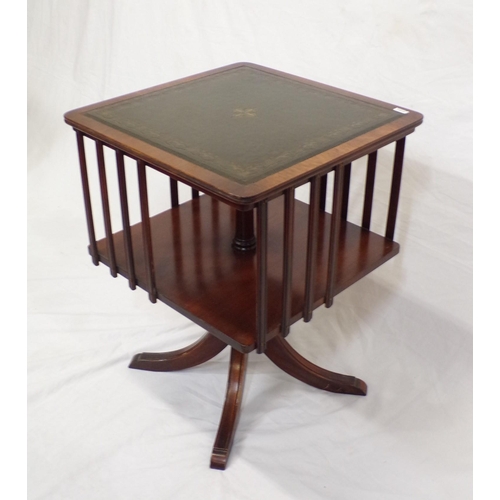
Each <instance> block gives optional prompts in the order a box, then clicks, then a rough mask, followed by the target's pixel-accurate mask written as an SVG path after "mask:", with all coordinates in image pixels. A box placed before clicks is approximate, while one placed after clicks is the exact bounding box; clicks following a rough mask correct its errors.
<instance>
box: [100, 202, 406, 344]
mask: <svg viewBox="0 0 500 500" xmlns="http://www.w3.org/2000/svg"><path fill="white" fill-rule="evenodd" d="M308 211H309V205H307V204H305V203H302V202H300V201H298V200H296V203H295V228H294V249H293V254H294V258H293V287H292V322H295V321H298V320H299V319H301V318H302V316H303V314H302V309H303V307H304V287H305V271H306V249H307V224H308ZM330 217H331V216H330V214H328V213H324V212H320V218H319V241H318V248H317V265H316V284H315V295H314V296H315V304H314V305H315V307H319V306H320V305H321V304H323V303H324V294H325V288H326V274H327V259H328V243H329V235H330ZM234 229H235V213H234V210H233V209H231V208H230V207H228V206H227V205H224V204H222V203H219V202H217V201H215V200H213V199H212V198H210V197H208V196H201V197H200V198H198V199H194V200H191V201H189V202H186V203H183V204H182V205H180V206H179V207H177V208H174V209H172V210H167V211H166V212H163V213H160V214H158V215H156V216H154V217H152V218H151V232H152V242H153V256H154V266H155V275H156V287H157V291H158V299H159V300H160V301H162V302H164V303H166V304H168V305H169V306H171V307H172V308H174V309H175V310H177V311H179V312H180V313H182V314H183V315H185V316H186V317H188V318H189V319H191V320H192V321H193V322H195V323H197V324H199V325H200V326H202V327H203V328H205V329H206V330H207V331H209V332H210V333H212V334H214V335H215V336H217V337H218V338H220V339H221V340H223V341H225V342H226V343H228V344H229V345H231V346H232V347H234V348H235V349H237V350H239V351H240V352H250V351H252V350H253V349H255V341H256V333H255V332H256V312H255V310H256V257H255V253H249V254H245V253H239V252H235V251H234V250H233V249H232V247H231V242H232V239H233V237H234ZM131 231H132V242H133V252H134V263H135V272H136V277H137V284H138V286H139V287H141V288H143V289H145V290H146V289H147V285H146V283H147V279H146V270H145V264H144V252H143V244H142V232H141V225H140V224H136V225H134V226H133V227H132V228H131ZM113 240H114V246H115V252H116V260H117V264H118V272H119V273H120V274H121V275H123V276H125V277H127V278H128V272H127V260H126V256H125V250H124V238H123V232H118V233H116V234H114V235H113ZM97 248H98V252H99V258H100V260H101V262H103V263H104V264H108V249H107V243H106V240H105V239H103V240H100V241H98V242H97ZM398 251H399V245H398V244H397V243H395V242H393V241H390V240H388V239H386V238H384V237H382V236H380V235H378V234H376V233H373V232H370V231H367V230H365V229H362V228H360V227H359V226H356V225H354V224H351V223H349V222H344V223H343V224H342V227H341V232H340V244H339V254H338V266H337V270H336V273H335V294H338V293H340V292H341V291H342V290H345V289H346V288H347V287H349V286H350V285H352V284H353V283H355V282H356V281H358V280H359V279H361V278H362V277H363V276H366V275H367V274H368V273H370V272H371V271H373V270H374V269H375V268H377V267H378V266H380V265H381V264H383V263H384V262H386V261H388V260H389V259H390V258H392V257H394V256H395V255H396V254H397V253H398ZM282 267H283V200H282V198H277V199H275V200H273V201H271V202H270V203H269V240H268V291H269V304H268V339H271V338H272V337H274V336H275V335H276V334H277V333H278V332H279V328H280V322H281V289H282Z"/></svg>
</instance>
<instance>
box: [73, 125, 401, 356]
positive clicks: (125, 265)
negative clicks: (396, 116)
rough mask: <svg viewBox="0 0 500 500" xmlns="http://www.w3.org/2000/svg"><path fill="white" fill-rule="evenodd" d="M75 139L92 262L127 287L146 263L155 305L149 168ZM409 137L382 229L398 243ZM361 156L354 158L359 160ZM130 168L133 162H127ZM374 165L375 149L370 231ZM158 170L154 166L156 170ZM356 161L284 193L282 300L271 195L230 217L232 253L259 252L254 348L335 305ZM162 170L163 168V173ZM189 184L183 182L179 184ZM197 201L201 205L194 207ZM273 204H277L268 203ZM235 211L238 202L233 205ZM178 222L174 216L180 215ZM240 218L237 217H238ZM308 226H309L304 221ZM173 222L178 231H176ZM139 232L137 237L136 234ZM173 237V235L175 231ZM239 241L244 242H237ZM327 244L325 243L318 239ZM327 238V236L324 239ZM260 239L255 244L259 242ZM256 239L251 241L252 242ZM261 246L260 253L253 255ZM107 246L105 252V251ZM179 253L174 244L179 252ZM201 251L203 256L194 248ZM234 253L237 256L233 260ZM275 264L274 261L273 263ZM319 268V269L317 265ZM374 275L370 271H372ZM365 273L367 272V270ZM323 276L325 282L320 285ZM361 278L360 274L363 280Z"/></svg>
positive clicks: (366, 199)
mask: <svg viewBox="0 0 500 500" xmlns="http://www.w3.org/2000/svg"><path fill="white" fill-rule="evenodd" d="M76 138H77V145H78V156H79V161H80V170H81V180H82V186H83V200H84V205H85V213H86V218H87V230H88V239H89V252H90V255H91V257H92V261H93V263H94V264H95V265H98V264H99V261H101V260H102V261H103V262H105V263H106V264H107V265H108V266H109V268H110V273H111V275H112V276H117V274H118V273H120V272H121V273H122V274H123V275H125V276H126V277H127V278H128V281H129V286H130V288H131V289H135V288H136V286H137V284H138V278H137V273H138V270H137V269H136V266H137V264H138V262H139V261H140V262H143V266H144V269H143V270H141V273H140V274H141V276H143V277H144V281H145V283H144V286H143V288H145V289H146V290H147V292H148V295H149V299H150V301H151V302H153V303H154V302H156V301H157V299H158V296H159V292H158V284H157V282H156V280H157V277H156V266H155V257H157V256H155V255H154V251H153V246H154V245H153V239H154V235H153V234H152V224H151V215H150V208H149V196H148V183H147V170H148V168H150V167H151V165H149V164H147V163H146V162H145V161H144V160H141V159H140V158H133V157H132V156H130V155H129V154H127V153H124V152H123V151H121V150H120V149H117V148H116V147H114V146H111V145H109V144H105V143H103V142H102V141H100V140H98V139H94V138H92V137H90V136H86V135H85V134H84V133H83V132H81V131H78V130H76ZM87 140H91V141H93V142H94V145H95V150H96V159H97V161H96V163H97V177H98V185H99V190H100V200H101V207H102V218H103V225H104V233H105V237H104V241H105V242H106V245H105V246H103V245H101V244H99V245H101V246H100V247H99V248H98V242H97V241H96V235H95V226H94V213H93V208H92V202H91V188H90V183H89V172H88V166H87V157H86V150H85V141H87ZM404 145H405V139H404V138H402V139H399V140H397V141H396V149H395V155H394V164H393V174H392V182H391V189H390V196H389V208H388V213H387V222H386V230H385V238H386V239H387V240H390V241H393V240H394V233H395V227H396V216H397V210H398V202H399V192H400V185H401V178H402V167H403V156H404ZM105 149H109V150H113V151H114V153H115V158H116V173H117V179H118V194H119V200H120V212H121V224H122V232H123V235H122V238H121V240H120V241H122V242H123V252H122V255H124V257H122V261H123V262H120V263H118V262H117V256H116V255H117V249H116V248H115V238H114V235H113V227H112V218H111V209H110V196H109V192H108V191H109V187H108V178H107V170H106V169H107V167H106V164H105ZM126 157H128V158H131V159H132V160H135V162H136V169H137V179H138V194H139V197H138V198H139V208H140V217H141V228H140V235H141V237H142V248H141V249H140V250H139V247H138V246H135V245H134V241H133V238H134V236H133V232H132V230H131V223H130V213H129V212H130V205H129V200H128V195H127V181H126V170H127V169H126V167H125V158H126ZM356 159H357V158H356ZM128 166H129V167H130V165H128ZM376 167H377V151H376V150H375V151H371V152H369V153H368V155H367V165H366V180H365V187H364V196H363V207H362V219H361V222H360V228H362V230H364V231H366V232H369V231H370V226H371V220H372V208H373V202H374V191H375V173H376ZM152 168H154V166H153V167H152ZM352 168H353V165H352V161H348V162H342V163H339V164H337V165H332V166H329V167H326V168H324V169H322V170H321V171H319V172H318V174H317V175H315V176H313V177H310V178H309V179H301V180H300V181H297V182H296V183H295V184H294V185H292V186H288V187H286V188H285V189H284V191H283V192H282V193H281V194H280V195H279V196H282V198H283V201H282V202H283V222H282V231H283V234H282V255H281V257H280V259H281V264H280V265H281V266H282V278H281V297H279V298H278V299H277V298H276V297H275V296H272V297H271V296H270V295H269V283H268V271H269V265H270V263H269V257H268V250H269V238H270V235H269V227H270V226H269V222H268V220H269V217H270V214H269V212H270V202H272V201H273V200H269V199H263V200H261V201H258V202H256V203H255V205H254V206H253V208H255V210H253V209H252V208H251V209H250V211H248V207H244V208H245V211H242V212H239V213H238V214H237V215H238V216H237V217H236V218H235V219H233V220H236V221H237V224H239V225H240V226H241V227H239V228H236V236H235V240H234V242H237V243H238V244H235V243H234V242H233V248H234V252H235V255H237V254H238V253H239V252H243V253H246V255H247V257H245V258H248V253H251V254H255V268H254V269H255V273H256V274H255V302H254V304H255V348H256V349H257V352H259V353H263V352H265V351H266V343H267V341H268V340H269V339H270V338H271V337H272V336H274V335H277V334H281V335H282V336H284V337H285V336H287V335H288V333H289V332H290V327H291V325H292V324H293V323H294V322H295V321H297V319H298V318H300V317H301V318H303V319H304V321H306V322H308V321H310V320H311V319H312V316H313V311H314V309H315V308H316V307H318V305H320V304H321V303H324V304H325V305H326V307H331V306H332V304H333V301H334V296H335V295H336V294H337V293H338V292H339V289H338V286H337V285H338V276H337V273H338V271H339V254H340V250H341V248H342V245H344V244H345V242H343V240H342V238H344V236H343V235H344V234H345V229H346V225H347V224H348V223H347V216H348V211H349V194H350V185H351V171H352ZM163 173H165V172H164V171H163ZM329 174H332V177H333V183H332V185H331V189H332V192H331V197H330V196H328V186H329V182H328V179H329ZM169 181H170V202H171V208H172V209H177V208H178V207H179V206H180V205H181V203H180V197H179V182H180V181H179V180H178V179H176V178H173V177H170V178H169ZM182 182H184V181H182ZM305 183H306V184H309V187H310V189H309V203H308V216H307V223H306V225H305V228H304V229H305V235H299V234H298V229H297V225H296V208H297V203H296V200H295V193H296V191H297V189H298V188H299V187H300V186H303V185H304V184H305ZM190 188H191V198H192V200H198V199H199V197H200V191H199V189H198V188H197V187H195V186H190ZM330 198H331V211H329V210H328V207H327V200H328V199H330ZM212 202H213V203H212V204H211V205H210V207H211V210H212V212H213V214H215V212H214V210H216V211H217V213H216V216H217V227H218V226H219V219H218V218H219V212H218V206H219V205H218V204H219V201H217V200H215V199H212ZM196 206H197V205H196ZM272 206H275V205H271V207H272ZM233 209H234V207H233ZM254 212H255V216H256V234H255V236H256V238H255V236H254V235H253V214H254ZM176 220H177V219H176ZM238 221H240V222H238ZM200 222H201V219H200V220H198V221H196V224H198V226H196V225H195V226H193V227H194V228H195V229H196V228H198V229H196V230H197V231H201V230H202V229H201V227H199V224H200ZM302 226H304V224H302ZM175 227H177V231H179V230H180V223H179V221H178V220H177V226H175ZM175 227H174V229H175ZM135 234H138V233H137V231H136V232H135ZM170 236H171V237H172V238H175V237H176V235H175V234H172V235H170ZM238 238H239V239H238ZM297 238H305V240H306V242H305V246H304V247H301V248H303V254H300V255H296V254H295V248H296V241H297ZM322 238H323V240H324V241H326V243H325V244H324V245H323V243H321V241H323V240H322ZM325 238H326V240H325ZM255 241H256V245H255ZM250 243H251V244H250ZM320 244H321V245H323V246H324V250H325V251H324V253H325V255H326V263H325V262H323V261H322V262H318V255H320V254H321V255H322V254H323V247H318V245H320ZM255 247H256V251H255V252H253V250H254V248H255ZM103 249H105V250H103ZM134 250H135V251H136V252H142V253H141V255H142V259H139V260H137V259H136V256H134ZM175 251H176V252H177V251H178V250H177V249H176V250H175ZM203 251H204V249H203V248H197V249H196V252H201V253H202V252H203ZM196 255H198V253H196ZM235 258H237V257H235ZM300 259H304V261H305V264H304V263H303V264H301V265H303V266H305V272H304V273H303V276H304V282H303V284H302V285H301V286H303V298H302V304H301V312H299V313H298V312H297V293H296V288H297V286H296V285H297V284H296V283H295V286H294V276H295V270H296V267H297V265H299V261H300ZM273 262H276V260H274V261H273ZM318 266H320V267H318ZM367 272H369V270H368V271H367ZM365 274H366V273H365ZM318 279H319V280H320V282H318ZM358 279H359V278H358ZM318 290H320V291H321V293H322V298H321V299H318ZM270 300H272V301H276V300H280V301H281V312H280V320H279V327H278V331H275V329H271V330H272V331H271V330H270V328H269V317H268V315H269V311H270V302H269V301H270ZM248 307H252V302H251V301H249V303H248Z"/></svg>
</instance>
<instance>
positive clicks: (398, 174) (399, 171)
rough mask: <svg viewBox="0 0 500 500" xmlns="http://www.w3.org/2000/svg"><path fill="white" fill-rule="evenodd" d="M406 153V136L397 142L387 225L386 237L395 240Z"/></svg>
mask: <svg viewBox="0 0 500 500" xmlns="http://www.w3.org/2000/svg"><path fill="white" fill-rule="evenodd" d="M404 155H405V137H403V138H402V139H399V141H397V142H396V152H395V154H394V168H393V170H392V185H391V197H390V201H389V211H388V214H387V226H386V231H385V237H386V238H388V239H390V240H394V231H395V229H396V216H397V214H398V203H399V191H400V188H401V178H402V177H403V159H404Z"/></svg>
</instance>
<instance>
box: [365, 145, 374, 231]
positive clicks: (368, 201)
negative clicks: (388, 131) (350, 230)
mask: <svg viewBox="0 0 500 500" xmlns="http://www.w3.org/2000/svg"><path fill="white" fill-rule="evenodd" d="M376 168H377V151H374V152H373V153H370V154H369V155H368V164H367V167H366V183H365V198H364V202H363V219H362V223H361V227H363V228H364V229H370V223H371V218H372V206H373V191H374V188H375V170H376Z"/></svg>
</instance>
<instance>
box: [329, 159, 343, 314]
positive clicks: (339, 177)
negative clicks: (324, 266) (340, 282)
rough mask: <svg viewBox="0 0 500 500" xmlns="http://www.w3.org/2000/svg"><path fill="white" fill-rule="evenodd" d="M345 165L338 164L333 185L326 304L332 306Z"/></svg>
mask: <svg viewBox="0 0 500 500" xmlns="http://www.w3.org/2000/svg"><path fill="white" fill-rule="evenodd" d="M344 175H345V166H343V165H337V167H336V169H335V183H334V186H333V207H332V217H331V226H330V244H329V249H328V270H327V277H326V293H325V305H326V307H331V306H332V304H333V297H334V294H335V272H336V270H337V256H338V250H339V239H340V238H339V235H340V224H341V223H342V217H341V216H342V206H343V204H342V198H343V194H344V189H343V186H344Z"/></svg>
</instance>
